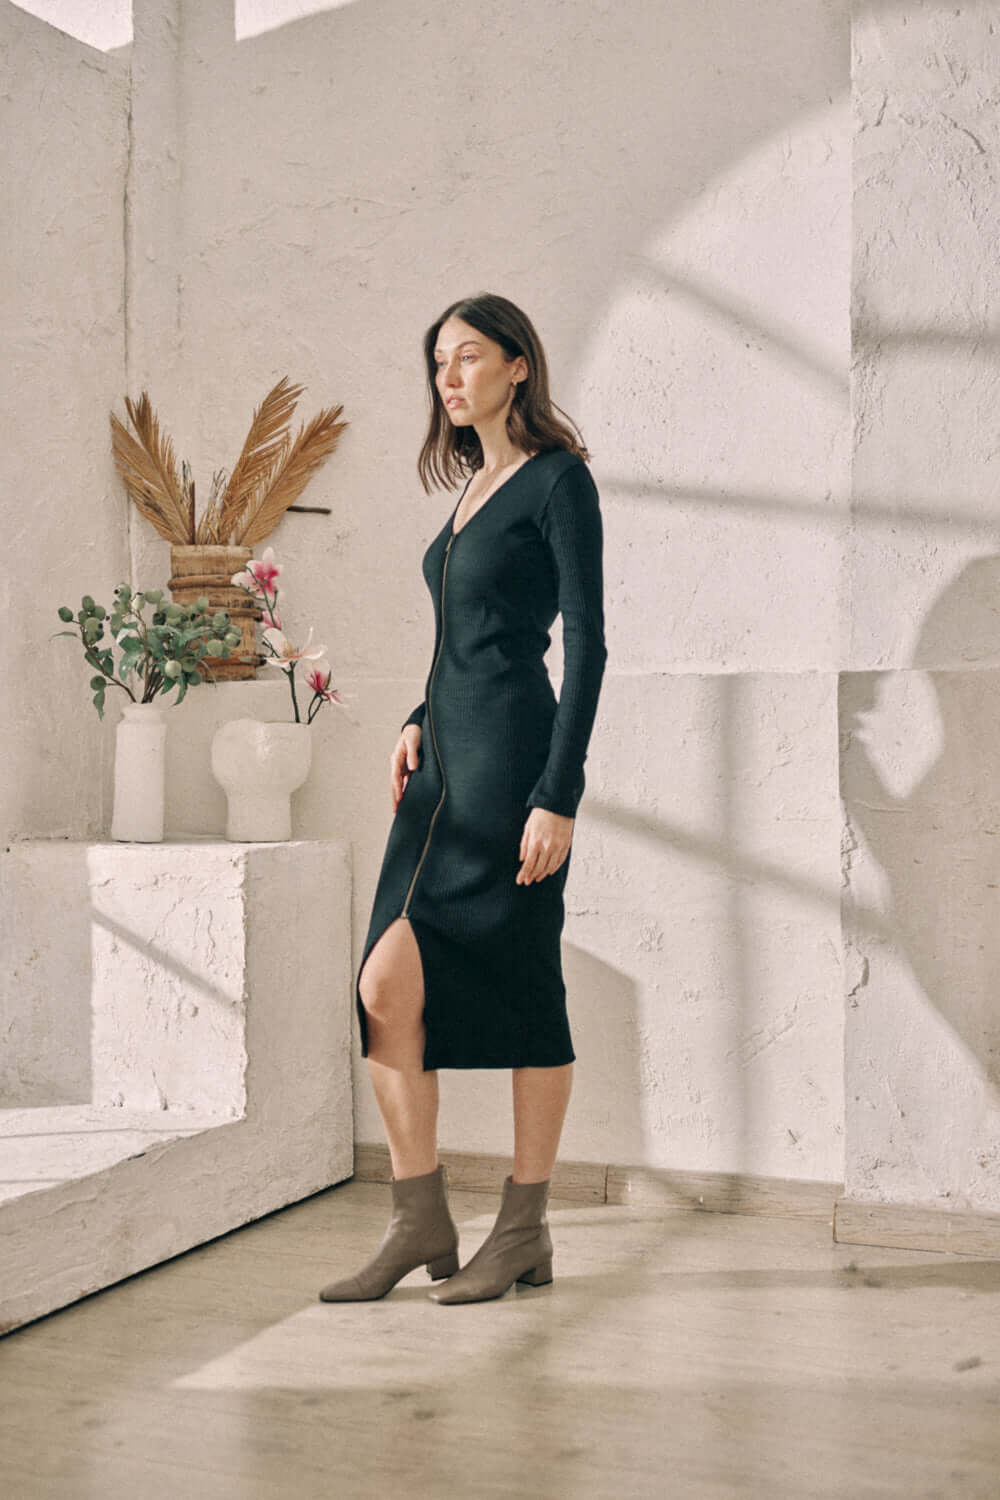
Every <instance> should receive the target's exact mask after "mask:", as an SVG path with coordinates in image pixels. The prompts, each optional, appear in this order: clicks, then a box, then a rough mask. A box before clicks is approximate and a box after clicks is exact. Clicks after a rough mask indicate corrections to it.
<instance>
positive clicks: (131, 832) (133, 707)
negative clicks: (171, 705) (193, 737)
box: [111, 703, 167, 844]
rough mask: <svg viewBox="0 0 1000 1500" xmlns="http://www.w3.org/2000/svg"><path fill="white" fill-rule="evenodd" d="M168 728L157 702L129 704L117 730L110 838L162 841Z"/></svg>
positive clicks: (127, 840) (129, 840) (123, 710)
mask: <svg viewBox="0 0 1000 1500" xmlns="http://www.w3.org/2000/svg"><path fill="white" fill-rule="evenodd" d="M166 742H167V725H166V721H165V720H164V717H163V709H162V708H161V707H160V706H159V704H156V703H126V705H125V707H124V708H123V709H122V717H121V723H120V724H119V725H118V728H117V730H116V731H115V801H114V809H113V811H112V814H111V837H112V838H113V839H118V840H120V841H121V842H122V843H132V842H135V843H144V844H156V843H159V841H160V840H161V839H162V838H163V804H164V782H165V766H166Z"/></svg>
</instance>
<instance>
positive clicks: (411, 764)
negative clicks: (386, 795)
mask: <svg viewBox="0 0 1000 1500" xmlns="http://www.w3.org/2000/svg"><path fill="white" fill-rule="evenodd" d="M423 737H424V732H423V730H422V729H421V727H420V725H419V724H405V725H404V726H403V729H402V731H401V733H400V736H399V739H398V740H397V741H396V748H395V750H393V752H392V755H391V756H390V757H389V783H390V789H391V793H392V810H393V812H395V811H396V808H397V807H398V806H399V803H400V798H401V797H402V795H403V792H404V791H405V790H406V783H407V782H408V781H409V779H410V776H411V775H412V773H413V772H414V771H415V770H416V769H417V767H418V766H419V764H420V741H421V740H422V739H423Z"/></svg>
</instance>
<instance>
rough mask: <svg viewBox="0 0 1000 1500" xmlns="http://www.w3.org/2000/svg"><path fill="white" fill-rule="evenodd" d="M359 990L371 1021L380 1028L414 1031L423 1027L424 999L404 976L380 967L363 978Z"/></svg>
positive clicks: (371, 969)
mask: <svg viewBox="0 0 1000 1500" xmlns="http://www.w3.org/2000/svg"><path fill="white" fill-rule="evenodd" d="M358 990H359V992H360V995H361V1003H362V1005H363V1006H364V1008H365V1012H366V1014H367V1016H368V1019H369V1021H371V1022H373V1023H374V1025H375V1026H376V1027H378V1028H381V1027H387V1028H389V1029H391V1030H394V1031H395V1030H411V1029H413V1028H414V1027H416V1026H418V1025H419V1024H420V1019H421V1014H422V1012H423V996H422V995H421V994H420V992H419V989H417V988H415V987H414V986H413V985H412V984H411V983H407V979H406V976H405V975H404V974H401V973H399V972H398V971H396V970H393V969H392V968H390V967H388V966H387V965H378V966H376V967H373V968H370V969H368V970H366V972H365V973H364V974H362V976H361V982H360V984H359V985H358Z"/></svg>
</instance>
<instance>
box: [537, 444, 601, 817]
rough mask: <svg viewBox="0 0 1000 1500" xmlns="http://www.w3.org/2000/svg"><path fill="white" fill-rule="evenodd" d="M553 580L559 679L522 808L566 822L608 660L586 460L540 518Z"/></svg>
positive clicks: (597, 527)
mask: <svg viewBox="0 0 1000 1500" xmlns="http://www.w3.org/2000/svg"><path fill="white" fill-rule="evenodd" d="M539 526H540V529H541V532H542V535H543V537H544V538H545V540H546V542H547V543H548V546H549V551H550V553H551V556H552V561H553V564H554V567H555V572H556V579H557V583H558V598H559V612H560V614H561V615H562V622H563V680H562V689H561V691H560V694H559V705H558V707H557V709H556V714H555V719H554V720H553V724H552V738H551V742H550V746H549V754H548V759H547V760H546V763H545V769H544V770H543V771H542V774H541V776H540V777H539V778H538V780H537V782H536V783H535V785H534V787H533V788H532V790H531V793H530V794H529V796H528V802H527V805H528V806H529V807H546V808H548V809H549V811H550V812H555V813H560V814H561V815H562V816H563V817H567V818H573V817H575V816H576V810H577V807H578V806H579V802H580V798H581V797H582V796H583V789H584V780H585V778H584V773H583V763H584V761H585V760H586V758H587V745H588V743H589V740H590V732H591V730H592V728H593V725H594V719H595V717H596V714H597V700H598V698H599V696H600V691H601V680H602V678H603V676H604V665H605V662H606V661H607V658H608V652H607V646H606V645H605V640H604V573H603V550H604V533H603V527H602V523H601V510H600V503H599V500H598V494H597V486H596V485H595V483H594V481H593V479H592V477H591V473H590V470H589V468H588V467H587V465H586V464H585V463H578V464H572V465H571V466H570V468H568V469H567V470H566V472H565V473H564V474H563V475H562V477H561V478H560V479H559V480H557V482H556V483H555V485H554V486H553V488H552V493H551V494H550V496H549V498H548V501H547V502H546V505H545V509H544V511H543V512H542V515H541V517H540V520H539Z"/></svg>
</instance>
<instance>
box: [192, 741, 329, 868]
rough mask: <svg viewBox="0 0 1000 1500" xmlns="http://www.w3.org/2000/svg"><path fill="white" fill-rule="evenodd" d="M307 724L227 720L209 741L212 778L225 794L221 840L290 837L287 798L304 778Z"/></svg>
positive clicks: (308, 758)
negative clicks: (223, 832) (225, 810)
mask: <svg viewBox="0 0 1000 1500" xmlns="http://www.w3.org/2000/svg"><path fill="white" fill-rule="evenodd" d="M311 764H312V733H311V731H310V728H309V725H308V724H285V723H283V724H266V723H264V722H262V721H261V720H260V719H230V721H229V722H228V723H227V724H223V725H222V727H221V729H218V730H216V733H215V737H214V738H213V740H212V774H213V776H214V777H215V779H216V781H217V782H218V783H219V785H220V786H221V787H222V788H223V790H224V791H225V793H226V798H227V801H228V804H229V816H228V818H227V820H226V838H227V839H232V840H233V841H234V842H236V843H240V844H244V843H246V844H256V843H276V842H278V841H279V840H284V839H290V838H291V836H292V793H293V792H294V791H295V789H296V788H297V787H300V786H301V785H302V783H303V782H304V781H305V779H306V777H307V776H308V775H309V767H310V765H311Z"/></svg>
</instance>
